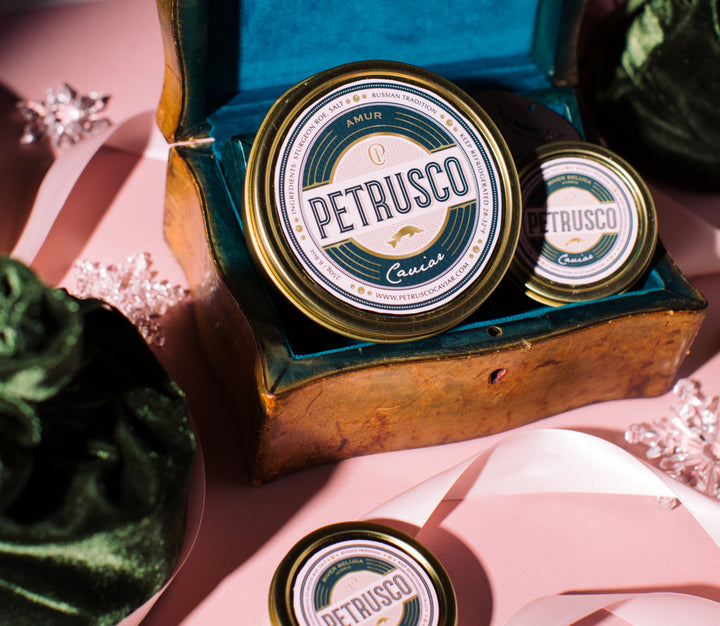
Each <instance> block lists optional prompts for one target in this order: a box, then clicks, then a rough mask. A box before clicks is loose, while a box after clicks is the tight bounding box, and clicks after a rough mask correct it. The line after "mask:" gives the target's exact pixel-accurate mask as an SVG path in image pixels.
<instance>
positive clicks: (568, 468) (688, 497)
mask: <svg viewBox="0 0 720 626" xmlns="http://www.w3.org/2000/svg"><path fill="white" fill-rule="evenodd" d="M530 493H596V494H626V495H641V496H655V497H658V498H671V499H672V498H675V499H677V501H678V502H679V503H681V504H682V505H683V506H685V507H686V509H687V510H688V512H689V513H690V514H691V515H692V516H693V517H694V518H695V520H696V521H697V522H698V525H699V527H700V529H702V530H703V531H704V532H706V533H707V534H708V535H709V536H710V537H711V538H712V540H713V541H714V542H715V544H716V545H717V546H718V547H720V502H718V501H717V500H714V499H712V498H710V497H708V496H706V495H704V494H702V493H700V492H698V491H695V490H694V489H692V488H690V487H687V486H686V485H683V484H682V483H679V482H677V481H675V480H674V479H672V478H670V477H669V476H667V475H666V474H664V473H663V472H661V471H659V470H657V469H655V468H653V467H651V466H650V465H648V464H646V463H645V462H643V461H641V460H639V459H637V458H636V457H634V456H632V455H631V454H629V453H627V452H626V451H625V450H623V449H621V448H619V447H618V446H615V445H614V444H611V443H609V442H607V441H605V440H604V439H600V438H598V437H594V436H592V435H588V434H585V433H581V432H576V431H571V430H562V429H557V430H534V431H527V432H515V433H512V434H510V435H508V436H507V437H506V438H505V439H503V440H502V441H501V442H500V443H499V444H497V445H496V446H495V447H493V448H491V449H489V450H487V451H485V452H483V453H481V454H478V455H475V456H472V457H470V458H468V459H466V460H465V461H463V462H462V463H459V464H458V465H456V466H454V467H452V468H450V469H448V470H446V471H445V472H443V473H441V474H438V475H436V476H434V477H432V478H431V479H429V480H427V481H425V482H423V483H421V484H420V485H418V486H416V487H414V488H413V489H411V490H409V491H406V492H405V493H403V494H400V495H399V496H397V497H396V498H393V499H392V500H391V501H389V502H387V503H385V504H383V505H382V506H380V507H378V508H377V509H375V510H373V511H371V512H370V513H368V514H367V515H366V516H365V517H364V519H385V520H387V519H390V520H397V521H399V522H402V523H404V524H409V525H411V526H414V527H416V528H418V529H420V528H422V527H423V526H424V525H425V524H426V523H427V521H428V520H429V519H430V516H431V515H432V514H433V512H434V511H435V510H436V509H437V507H438V506H439V505H440V503H441V502H443V501H449V500H465V501H469V500H473V499H476V498H481V497H484V496H490V495H509V494H530ZM601 609H604V610H606V611H609V612H611V613H613V614H615V615H617V616H618V617H620V618H622V619H624V620H625V621H627V622H628V623H629V624H631V625H633V626H662V625H664V624H667V625H668V626H670V625H672V626H675V625H677V624H692V625H693V626H706V625H707V626H717V625H718V624H720V604H718V603H716V602H712V601H710V600H707V599H705V598H700V597H696V596H690V595H686V594H678V593H645V594H598V595H595V594H578V595H562V596H550V597H547V598H538V599H537V600H535V601H533V602H531V603H530V604H528V605H527V606H526V607H524V608H523V609H521V610H520V611H519V612H517V613H516V614H515V616H513V617H512V618H511V619H510V621H509V622H507V624H508V626H559V625H561V624H572V623H573V622H575V621H577V620H579V619H582V618H584V617H587V616H589V615H592V614H593V613H595V612H597V611H599V610H601Z"/></svg>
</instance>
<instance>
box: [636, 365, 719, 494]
mask: <svg viewBox="0 0 720 626" xmlns="http://www.w3.org/2000/svg"><path fill="white" fill-rule="evenodd" d="M673 393H674V394H675V395H676V396H677V399H678V400H677V402H675V403H674V404H672V405H671V411H672V414H671V415H670V416H668V417H662V418H659V419H656V420H654V421H653V422H652V424H648V423H643V424H632V425H631V426H630V428H629V429H628V430H627V431H626V433H625V440H626V441H627V442H628V443H631V444H642V445H645V446H647V451H646V452H645V455H646V456H647V458H648V459H652V460H656V461H657V462H658V465H659V467H660V469H662V470H664V471H666V472H667V473H668V474H669V475H670V476H672V477H674V478H676V479H678V480H680V481H682V482H684V483H686V484H688V485H690V486H691V487H694V488H695V489H697V490H698V491H702V492H703V493H706V494H707V495H709V496H712V497H713V498H720V409H719V407H718V398H717V396H714V397H711V398H707V397H705V396H704V395H703V393H702V392H701V391H700V384H699V383H697V382H695V381H693V380H689V379H686V378H683V379H680V380H679V381H678V382H677V383H676V384H675V387H674V388H673Z"/></svg>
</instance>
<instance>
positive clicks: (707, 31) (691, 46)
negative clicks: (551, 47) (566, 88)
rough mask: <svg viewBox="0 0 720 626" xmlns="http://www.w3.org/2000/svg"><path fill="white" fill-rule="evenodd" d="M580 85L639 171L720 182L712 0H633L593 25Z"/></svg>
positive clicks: (719, 35) (694, 184)
mask: <svg viewBox="0 0 720 626" xmlns="http://www.w3.org/2000/svg"><path fill="white" fill-rule="evenodd" d="M583 70H584V72H583V73H584V75H585V80H584V81H583V93H584V96H585V98H586V100H587V103H588V104H589V110H590V112H591V113H590V115H591V118H592V119H593V121H594V122H595V123H596V125H597V129H598V132H599V134H600V136H601V137H602V138H603V139H605V140H606V141H607V143H608V144H609V146H610V147H611V148H613V149H614V150H616V151H617V152H619V153H620V154H622V155H623V156H625V157H626V158H627V159H628V160H630V162H631V163H632V164H633V165H635V166H636V167H637V168H638V169H639V170H640V171H641V173H644V174H647V175H649V176H652V177H657V178H661V179H662V180H664V181H666V182H670V183H672V184H675V185H678V186H682V187H687V188H698V189H707V190H715V191H716V190H718V189H720V149H719V147H720V105H719V103H720V7H719V2H718V0H684V1H682V2H679V1H675V0H631V1H629V2H627V3H626V4H624V5H621V7H620V8H619V9H618V10H617V11H616V12H615V13H614V14H613V15H612V16H611V17H610V18H609V19H608V20H607V21H606V22H604V23H602V24H601V25H600V27H599V28H598V29H597V30H596V32H595V36H594V37H593V38H592V39H591V42H590V45H589V50H588V54H587V55H586V56H584V57H583Z"/></svg>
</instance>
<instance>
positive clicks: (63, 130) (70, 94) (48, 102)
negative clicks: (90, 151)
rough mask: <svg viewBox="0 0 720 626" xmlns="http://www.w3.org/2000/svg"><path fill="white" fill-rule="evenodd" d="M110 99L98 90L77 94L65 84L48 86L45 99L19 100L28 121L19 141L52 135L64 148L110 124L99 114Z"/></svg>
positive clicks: (55, 142) (21, 109)
mask: <svg viewBox="0 0 720 626" xmlns="http://www.w3.org/2000/svg"><path fill="white" fill-rule="evenodd" d="M109 100H110V96H101V95H99V94H97V93H95V92H91V93H89V94H87V95H83V96H81V95H78V93H77V91H75V89H73V88H72V87H70V86H69V85H67V84H64V83H63V84H62V85H59V86H56V87H51V88H50V89H48V90H47V95H46V98H45V101H44V102H35V101H34V100H24V101H22V102H19V103H18V105H17V107H18V109H19V111H20V115H21V116H22V118H23V119H24V120H25V128H24V129H23V135H22V137H21V138H20V143H23V144H29V143H38V142H40V141H41V140H42V139H44V138H45V137H50V139H51V140H52V142H53V143H54V144H55V145H56V146H58V147H59V148H64V147H66V146H70V145H72V144H75V143H77V142H78V141H80V140H81V139H83V138H84V137H86V136H87V135H93V134H95V133H98V132H100V131H101V130H104V129H105V128H108V127H109V126H110V120H109V119H108V118H107V117H101V116H100V113H101V112H102V111H104V110H105V107H106V106H107V103H108V101H109Z"/></svg>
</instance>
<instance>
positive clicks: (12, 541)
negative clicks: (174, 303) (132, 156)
mask: <svg viewBox="0 0 720 626" xmlns="http://www.w3.org/2000/svg"><path fill="white" fill-rule="evenodd" d="M194 452H195V439H194V435H193V433H192V430H191V428H190V426H189V424H188V416H187V409H186V404H185V400H184V397H183V394H182V392H181V391H180V390H179V389H178V387H177V386H176V385H175V383H173V381H172V380H171V379H170V378H169V377H168V375H167V374H166V372H165V371H164V369H163V368H162V367H161V365H160V364H159V363H158V361H157V360H156V359H155V357H154V355H153V354H152V352H151V351H150V349H149V348H148V347H147V345H146V344H145V342H144V340H143V339H142V338H141V337H140V335H139V334H138V333H137V331H136V330H135V328H134V326H133V325H132V324H131V323H130V322H129V321H128V320H127V319H126V318H125V317H123V316H122V315H121V314H120V313H119V312H118V311H116V310H114V309H111V308H109V307H107V306H106V305H104V304H103V303H101V302H99V301H96V300H76V299H74V298H72V297H71V296H69V295H68V294H67V293H66V292H64V291H62V290H59V289H51V288H49V287H47V286H45V285H43V284H42V283H41V282H40V281H39V280H38V279H37V277H36V276H35V275H34V274H33V273H32V272H31V271H30V270H29V269H28V268H27V267H25V266H24V265H22V264H20V263H19V262H16V261H13V260H11V259H8V258H6V257H2V258H0V624H12V625H13V626H23V625H25V624H27V625H32V626H37V625H38V624H53V625H58V626H62V625H65V624H67V625H79V624H83V625H84V624H93V625H105V624H117V623H118V622H120V621H121V620H122V619H123V618H124V617H126V616H127V615H128V614H130V613H131V612H132V611H133V610H134V609H135V608H137V607H139V606H140V605H141V604H143V602H144V601H145V600H147V599H148V598H150V597H151V596H152V595H153V594H154V593H155V592H156V591H158V590H159V589H160V588H161V586H162V585H163V583H164V582H166V581H167V580H168V578H169V576H170V574H171V572H172V570H173V568H174V565H175V563H176V561H177V558H178V555H179V552H180V549H181V546H182V542H183V536H184V525H185V508H186V501H187V493H188V483H189V476H190V470H191V466H192V462H193V458H194Z"/></svg>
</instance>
